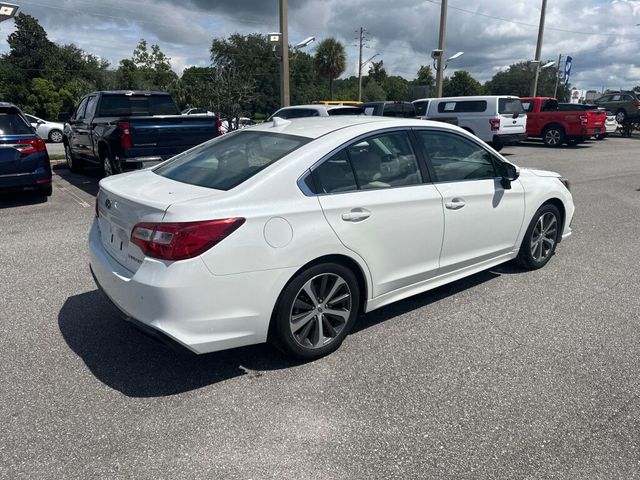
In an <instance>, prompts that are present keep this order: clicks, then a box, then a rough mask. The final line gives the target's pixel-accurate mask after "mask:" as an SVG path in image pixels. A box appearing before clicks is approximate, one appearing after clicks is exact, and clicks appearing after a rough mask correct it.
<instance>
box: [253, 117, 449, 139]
mask: <svg viewBox="0 0 640 480" xmlns="http://www.w3.org/2000/svg"><path fill="white" fill-rule="evenodd" d="M366 124H369V125H370V126H371V127H372V129H383V128H398V127H406V128H411V127H426V126H430V127H438V128H440V129H444V130H451V131H459V130H460V129H459V128H458V127H456V126H454V125H450V124H447V123H443V122H434V121H429V120H420V119H414V118H398V117H381V116H380V117H379V116H369V115H366V116H363V115H357V116H356V115H354V116H351V115H344V116H342V115H339V116H335V117H304V118H295V119H290V120H284V119H281V118H277V119H275V120H271V121H267V122H264V123H261V124H259V125H256V126H253V127H251V128H250V130H251V131H264V132H274V133H282V134H288V135H297V136H301V137H307V138H312V139H316V138H319V137H322V136H323V135H327V134H329V133H332V132H335V131H338V130H342V129H348V128H350V127H356V126H361V125H366ZM243 131H245V130H243Z"/></svg>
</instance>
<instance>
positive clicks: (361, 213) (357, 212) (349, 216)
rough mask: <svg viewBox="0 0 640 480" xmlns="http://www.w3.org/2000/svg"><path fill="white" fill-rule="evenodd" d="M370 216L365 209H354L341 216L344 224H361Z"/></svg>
mask: <svg viewBox="0 0 640 480" xmlns="http://www.w3.org/2000/svg"><path fill="white" fill-rule="evenodd" d="M370 216H371V212H370V211H369V210H367V209H365V208H354V209H352V210H351V211H350V212H346V213H343V214H342V220H344V221H345V222H361V221H363V220H366V219H367V218H369V217H370Z"/></svg>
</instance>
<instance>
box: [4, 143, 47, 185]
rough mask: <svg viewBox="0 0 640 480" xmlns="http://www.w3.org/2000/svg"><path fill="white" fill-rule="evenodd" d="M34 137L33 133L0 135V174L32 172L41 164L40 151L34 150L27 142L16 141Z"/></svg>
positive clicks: (41, 155)
mask: <svg viewBox="0 0 640 480" xmlns="http://www.w3.org/2000/svg"><path fill="white" fill-rule="evenodd" d="M34 139H37V137H36V136H35V135H1V136H0V175H12V174H17V173H32V172H33V171H34V170H36V169H37V168H38V167H39V166H40V165H41V164H42V157H43V153H42V152H34V151H33V148H30V146H29V145H28V144H24V143H22V144H20V143H18V142H24V141H26V140H34ZM29 152H30V153H29Z"/></svg>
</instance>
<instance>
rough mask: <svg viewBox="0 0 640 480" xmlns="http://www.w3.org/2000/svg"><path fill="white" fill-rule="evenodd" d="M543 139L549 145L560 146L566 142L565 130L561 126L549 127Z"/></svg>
mask: <svg viewBox="0 0 640 480" xmlns="http://www.w3.org/2000/svg"><path fill="white" fill-rule="evenodd" d="M542 141H543V142H544V144H545V145H546V146H547V147H559V146H560V145H562V144H563V143H564V131H563V130H562V128H560V127H547V129H546V130H545V131H544V133H543V134H542Z"/></svg>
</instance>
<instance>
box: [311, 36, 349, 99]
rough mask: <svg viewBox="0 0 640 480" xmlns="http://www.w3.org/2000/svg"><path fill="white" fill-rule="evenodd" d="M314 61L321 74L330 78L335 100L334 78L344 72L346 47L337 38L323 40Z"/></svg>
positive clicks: (330, 92)
mask: <svg viewBox="0 0 640 480" xmlns="http://www.w3.org/2000/svg"><path fill="white" fill-rule="evenodd" d="M314 63H315V66H316V70H317V71H318V73H319V74H320V76H322V77H325V78H328V79H329V96H330V97H331V98H330V99H331V100H333V79H334V78H338V77H339V76H340V75H342V74H343V73H344V70H345V68H346V64H347V59H346V55H345V52H344V47H343V46H342V44H341V43H340V42H338V41H337V40H336V39H335V38H327V39H325V40H323V41H322V42H320V44H319V45H318V47H317V48H316V56H315V59H314Z"/></svg>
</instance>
